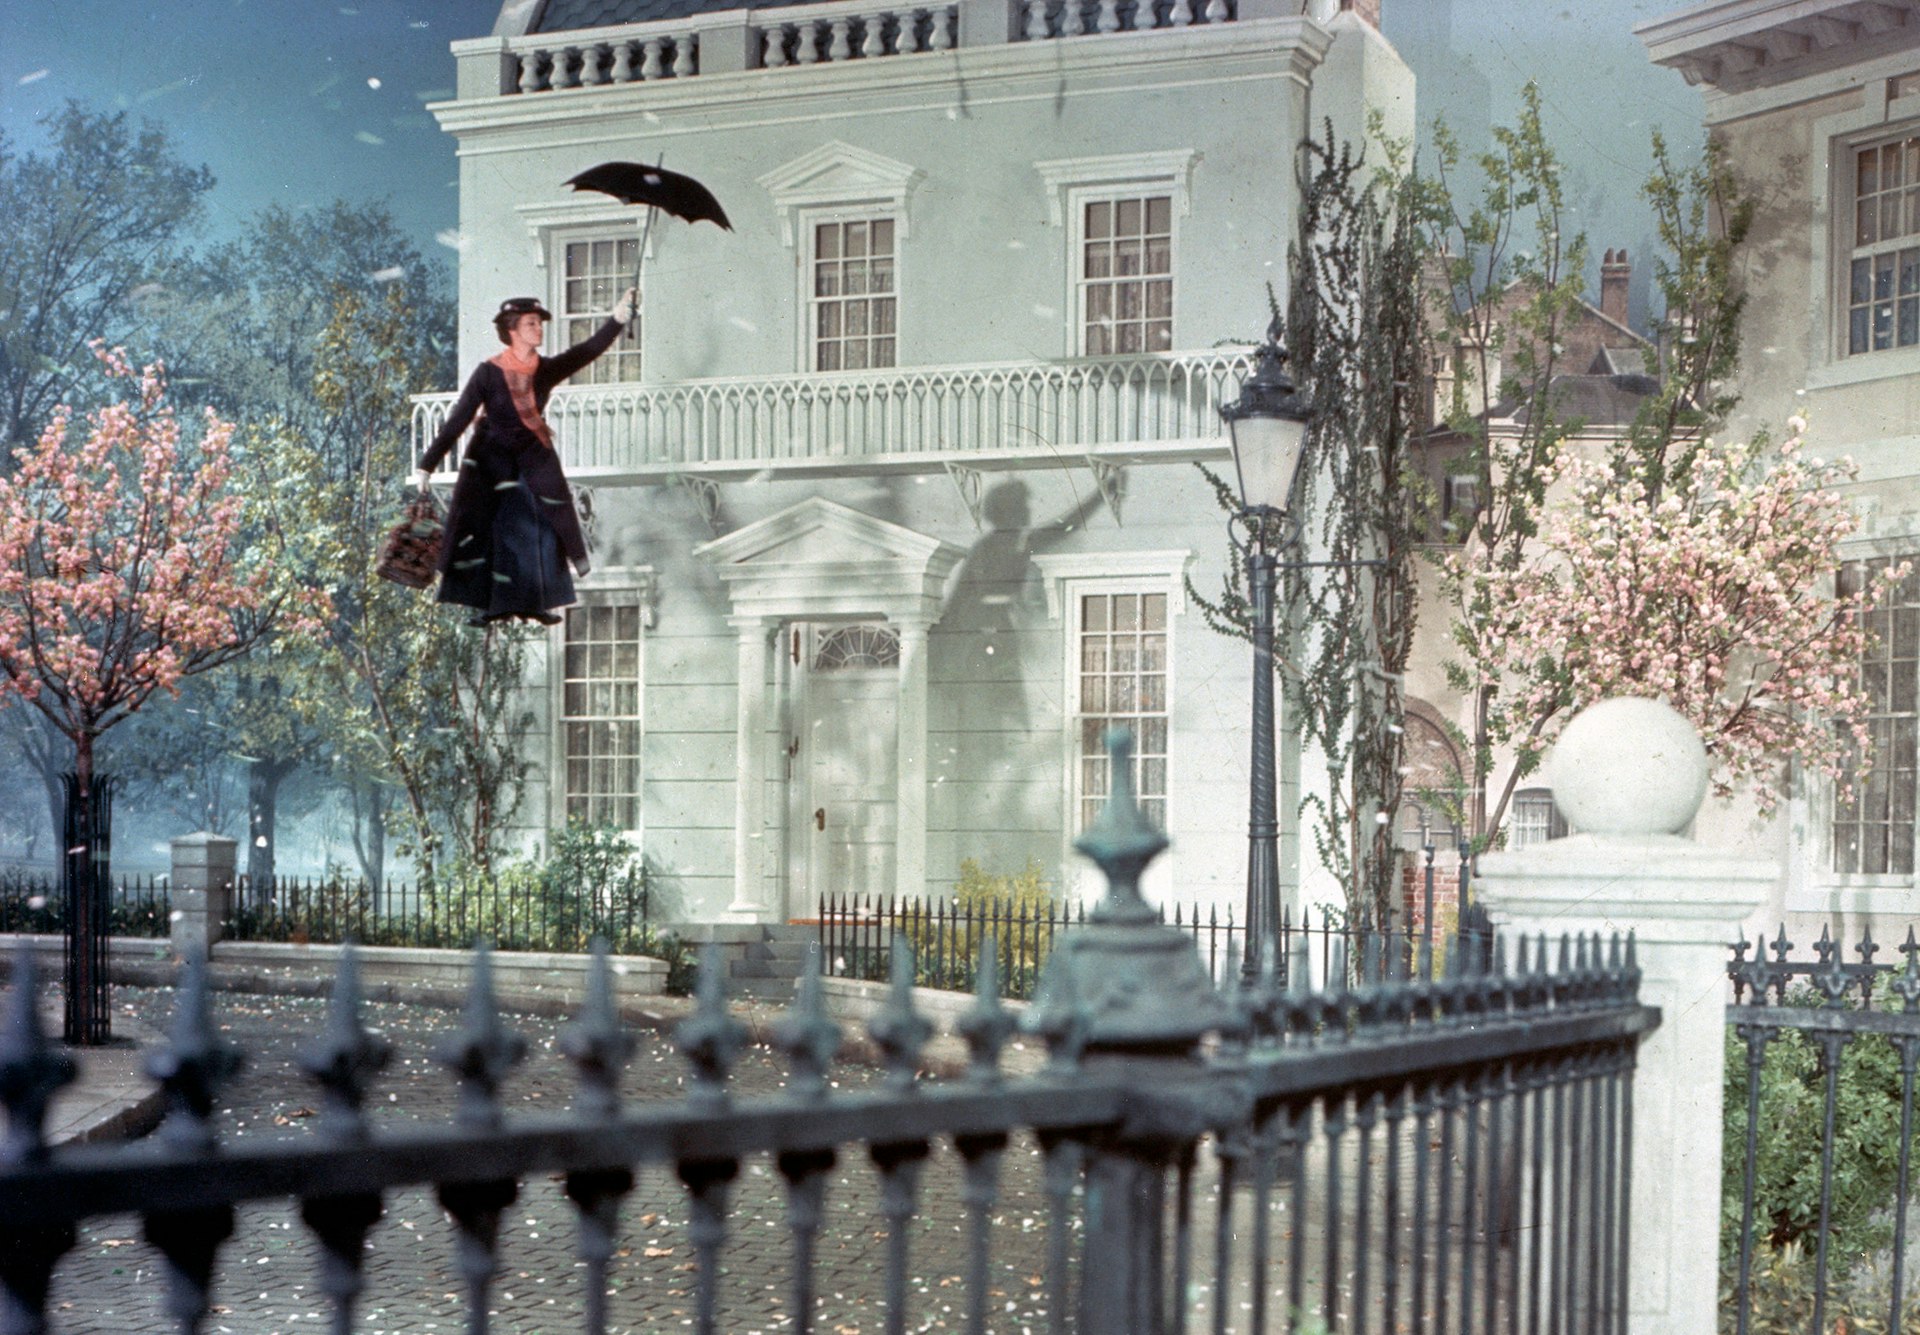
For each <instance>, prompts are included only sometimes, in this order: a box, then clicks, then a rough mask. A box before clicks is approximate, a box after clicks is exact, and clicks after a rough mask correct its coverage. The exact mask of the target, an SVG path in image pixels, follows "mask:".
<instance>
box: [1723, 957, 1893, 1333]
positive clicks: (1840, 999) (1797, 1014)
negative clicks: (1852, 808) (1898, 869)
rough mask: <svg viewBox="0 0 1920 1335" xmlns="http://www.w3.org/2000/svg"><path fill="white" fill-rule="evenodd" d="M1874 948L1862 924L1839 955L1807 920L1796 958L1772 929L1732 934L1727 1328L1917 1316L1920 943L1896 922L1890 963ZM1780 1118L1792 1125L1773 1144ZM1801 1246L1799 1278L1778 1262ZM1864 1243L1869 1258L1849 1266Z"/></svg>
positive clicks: (1790, 1260) (1862, 1323) (1874, 1326)
mask: <svg viewBox="0 0 1920 1335" xmlns="http://www.w3.org/2000/svg"><path fill="white" fill-rule="evenodd" d="M1881 949H1882V947H1881V946H1880V945H1878V944H1877V943H1876V942H1875V941H1874V940H1873V936H1872V933H1871V932H1868V933H1866V934H1865V935H1864V936H1863V937H1862V939H1861V941H1860V943H1859V944H1858V945H1856V946H1854V947H1853V953H1854V954H1856V955H1857V956H1858V957H1859V958H1858V960H1857V962H1851V963H1850V962H1848V961H1847V959H1846V955H1847V953H1848V952H1847V951H1846V949H1844V948H1843V947H1842V946H1841V944H1840V943H1839V942H1836V941H1834V940H1833V938H1832V936H1831V934H1830V933H1829V932H1828V931H1827V930H1826V929H1822V931H1821V933H1820V940H1819V941H1818V942H1816V943H1815V944H1814V947H1813V955H1812V957H1811V958H1809V957H1806V956H1801V957H1799V958H1795V957H1794V955H1793V951H1794V943H1793V942H1791V941H1789V940H1788V939H1787V934H1786V929H1785V928H1784V927H1782V928H1781V929H1780V931H1779V933H1778V935H1776V936H1775V938H1774V939H1773V941H1772V942H1771V943H1769V942H1767V941H1766V940H1765V939H1764V938H1762V939H1760V940H1756V941H1754V942H1753V943H1752V944H1751V945H1749V944H1748V943H1747V942H1745V941H1741V942H1738V943H1736V944H1735V945H1734V946H1733V961H1732V963H1731V964H1730V965H1729V966H1728V971H1727V972H1728V975H1729V977H1731V978H1732V980H1733V990H1734V1000H1733V1003H1732V1004H1731V1005H1730V1006H1729V1007H1728V1008H1727V1025H1728V1028H1729V1029H1730V1030H1731V1032H1732V1036H1733V1037H1734V1038H1735V1039H1736V1040H1737V1042H1738V1044H1739V1045H1740V1048H1741V1049H1744V1053H1743V1055H1744V1057H1745V1061H1744V1063H1741V1062H1740V1061H1739V1060H1738V1054H1730V1055H1729V1061H1728V1065H1729V1078H1730V1082H1731V1081H1733V1080H1738V1081H1740V1082H1741V1084H1742V1087H1741V1088H1740V1089H1738V1090H1737V1091H1736V1090H1734V1089H1731V1088H1730V1089H1729V1091H1728V1104H1729V1112H1730V1113H1731V1114H1733V1118H1734V1127H1735V1130H1736V1132H1737V1133H1741V1144H1742V1146H1743V1151H1744V1152H1740V1151H1739V1150H1734V1149H1733V1147H1732V1146H1730V1151H1731V1152H1730V1154H1729V1157H1728V1161H1727V1164H1726V1172H1727V1173H1728V1174H1729V1175H1732V1174H1738V1175H1739V1176H1738V1179H1737V1180H1738V1184H1739V1188H1738V1196H1739V1220H1740V1223H1739V1232H1738V1233H1737V1234H1736V1235H1734V1236H1733V1237H1731V1238H1728V1239H1723V1250H1724V1251H1725V1252H1727V1253H1730V1254H1729V1255H1726V1256H1724V1257H1723V1263H1722V1269H1723V1272H1724V1274H1725V1280H1724V1283H1725V1287H1726V1288H1727V1289H1728V1290H1730V1294H1729V1296H1730V1298H1731V1304H1730V1307H1729V1314H1728V1319H1727V1320H1726V1321H1725V1323H1724V1328H1726V1329H1729V1330H1731V1331H1733V1332H1736V1335H1748V1332H1749V1331H1758V1330H1762V1329H1765V1330H1773V1329H1787V1328H1793V1329H1811V1330H1818V1331H1824V1330H1827V1329H1829V1324H1828V1316H1829V1312H1830V1311H1831V1312H1832V1313H1833V1314H1834V1315H1835V1316H1836V1317H1838V1318H1840V1321H1839V1324H1837V1325H1835V1326H1833V1327H1832V1328H1834V1329H1840V1328H1842V1327H1843V1326H1844V1328H1846V1329H1858V1330H1863V1331H1864V1330H1882V1329H1883V1330H1887V1331H1908V1330H1915V1329H1920V1302H1916V1301H1914V1300H1913V1299H1912V1298H1911V1296H1910V1292H1909V1290H1910V1287H1911V1286H1910V1284H1909V1280H1908V1275H1907V1265H1906V1261H1907V1247H1908V1227H1907V1225H1908V1217H1907V1216H1908V1210H1909V1208H1910V1205H1911V1203H1912V1167H1913V1164H1912V1158H1913V1144H1914V1134H1915V1125H1914V1073H1915V1069H1916V1066H1917V1065H1920V941H1916V939H1915V937H1914V933H1913V931H1912V929H1911V928H1910V929H1908V932H1907V939H1906V941H1905V943H1904V944H1902V945H1901V946H1899V947H1898V948H1897V953H1898V954H1900V955H1903V956H1904V957H1905V961H1904V963H1894V962H1891V961H1885V962H1876V961H1875V959H1874V956H1875V955H1877V954H1878V953H1880V951H1881ZM1749 950H1751V951H1752V958H1748V952H1749ZM1843 1119H1844V1123H1843ZM1896 1125H1897V1129H1896ZM1787 1128H1790V1129H1792V1130H1793V1131H1795V1132H1798V1133H1799V1135H1798V1137H1797V1138H1796V1139H1795V1140H1794V1141H1793V1142H1792V1143H1791V1144H1787V1145H1783V1144H1780V1143H1778V1142H1777V1141H1776V1140H1775V1139H1774V1137H1775V1136H1776V1135H1777V1134H1778V1133H1779V1132H1780V1131H1781V1130H1782V1129H1787ZM1728 1185H1729V1187H1731V1186H1732V1185H1733V1179H1732V1178H1731V1177H1730V1180H1729V1184H1728ZM1836 1236H1838V1237H1839V1238H1840V1242H1839V1243H1838V1244H1836V1242H1835V1239H1836ZM1806 1246H1811V1248H1812V1253H1813V1255H1812V1272H1813V1273H1812V1276H1811V1280H1810V1282H1804V1281H1802V1280H1800V1279H1797V1278H1795V1277H1794V1276H1793V1275H1792V1274H1791V1271H1792V1270H1793V1268H1794V1267H1795V1265H1796V1263H1797V1264H1798V1266H1799V1267H1800V1268H1802V1269H1804V1267H1805V1265H1806V1257H1805V1250H1804V1248H1805V1247H1806ZM1875 1252H1878V1254H1879V1257H1880V1258H1881V1260H1883V1261H1884V1263H1885V1265H1884V1268H1883V1267H1882V1266H1881V1265H1879V1264H1868V1265H1866V1266H1865V1267H1862V1266H1861V1262H1862V1260H1863V1259H1866V1257H1870V1256H1871V1255H1872V1254H1873V1253H1875ZM1863 1253H1864V1254H1865V1256H1863ZM1783 1272H1784V1273H1783ZM1881 1279H1884V1280H1885V1281H1886V1282H1885V1286H1884V1288H1882V1286H1881V1285H1880V1283H1879V1282H1878V1281H1880V1280H1881ZM1862 1280H1864V1281H1865V1282H1861V1281H1862ZM1783 1307H1784V1308H1787V1309H1789V1310H1785V1311H1783V1310H1782V1308H1783ZM1842 1309H1844V1310H1842ZM1882 1318H1884V1319H1885V1321H1886V1325H1885V1326H1881V1325H1879V1324H1878V1322H1879V1321H1880V1320H1881V1319H1882ZM1779 1323H1784V1324H1779Z"/></svg>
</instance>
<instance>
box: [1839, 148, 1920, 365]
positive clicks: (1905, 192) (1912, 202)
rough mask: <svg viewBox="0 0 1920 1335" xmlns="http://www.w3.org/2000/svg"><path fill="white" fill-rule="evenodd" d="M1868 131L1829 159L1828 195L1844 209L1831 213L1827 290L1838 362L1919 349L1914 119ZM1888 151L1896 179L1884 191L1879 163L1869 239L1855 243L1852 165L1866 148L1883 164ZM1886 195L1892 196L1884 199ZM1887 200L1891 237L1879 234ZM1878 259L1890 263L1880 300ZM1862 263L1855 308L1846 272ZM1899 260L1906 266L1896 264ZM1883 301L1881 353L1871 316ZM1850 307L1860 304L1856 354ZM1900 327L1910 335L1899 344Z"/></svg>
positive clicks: (1918, 157)
mask: <svg viewBox="0 0 1920 1335" xmlns="http://www.w3.org/2000/svg"><path fill="white" fill-rule="evenodd" d="M1874 128H1875V130H1876V131H1877V132H1874V133H1859V134H1854V135H1848V136H1845V137H1844V139H1843V140H1842V141H1841V145H1840V151H1839V152H1838V153H1836V155H1835V161H1834V177H1835V181H1834V184H1835V194H1834V198H1835V199H1836V200H1842V201H1844V207H1839V208H1836V209H1835V210H1834V218H1833V234H1834V253H1835V259H1836V266H1835V267H1836V271H1837V272H1836V274H1835V287H1834V291H1833V296H1834V300H1833V314H1834V320H1833V323H1834V326H1835V327H1834V335H1833V336H1834V349H1833V351H1834V355H1835V357H1836V358H1837V359H1838V360H1840V361H1844V362H1854V361H1855V360H1856V359H1859V358H1866V357H1877V356H1883V355H1885V354H1887V353H1897V352H1901V351H1903V350H1908V349H1912V350H1915V351H1920V120H1914V121H1909V122H1908V123H1906V124H1904V125H1900V126H1891V125H1882V126H1878V127H1874ZM1888 149H1894V150H1896V153H1895V154H1894V160H1895V161H1896V163H1897V164H1898V165H1899V168H1900V171H1901V175H1902V180H1901V182H1900V183H1899V184H1898V185H1897V186H1894V187H1893V188H1892V190H1891V191H1889V190H1888V189H1887V188H1886V186H1885V174H1884V173H1885V168H1884V166H1881V167H1880V168H1877V169H1876V177H1875V187H1876V188H1875V190H1874V191H1873V194H1874V196H1875V197H1876V199H1877V200H1878V201H1879V207H1878V208H1877V209H1876V212H1877V213H1878V214H1879V217H1878V218H1877V219H1876V221H1875V226H1874V230H1875V234H1876V235H1875V238H1874V240H1872V241H1868V242H1862V241H1861V240H1860V236H1859V212H1860V202H1861V195H1860V189H1859V161H1860V158H1861V156H1862V155H1863V154H1864V153H1867V152H1868V151H1872V152H1874V153H1876V154H1877V155H1879V156H1880V157H1881V158H1882V159H1883V161H1884V159H1885V158H1886V156H1887V150H1888ZM1889 194H1893V195H1894V196H1895V197H1894V198H1893V199H1891V200H1889V199H1888V198H1887V196H1888V195H1889ZM1889 203H1891V204H1892V205H1893V209H1894V212H1895V214H1896V215H1897V217H1898V218H1901V219H1904V220H1905V222H1906V226H1905V228H1904V229H1902V230H1900V231H1898V232H1897V233H1896V234H1895V236H1894V237H1893V238H1892V239H1891V240H1889V239H1888V237H1887V236H1885V235H1884V234H1883V231H1884V224H1885V218H1886V212H1885V210H1886V206H1887V204H1889ZM1843 229H1844V230H1843ZM1843 237H1844V240H1843ZM1882 259H1891V260H1892V261H1893V264H1892V266H1891V270H1890V277H1891V282H1892V291H1891V292H1890V293H1889V294H1888V296H1887V297H1886V298H1884V299H1883V298H1881V297H1880V296H1879V295H1878V294H1877V292H1876V290H1875V284H1874V278H1875V272H1876V270H1877V268H1878V265H1877V263H1875V262H1877V261H1879V260H1882ZM1863 260H1864V261H1867V262H1868V263H1869V269H1868V276H1867V295H1866V297H1865V299H1864V304H1863V305H1861V302H1860V298H1859V294H1858V292H1857V291H1856V287H1855V280H1854V275H1853V271H1854V268H1855V266H1856V265H1858V264H1860V263H1861V262H1862V261H1863ZM1903 260H1905V261H1906V263H1904V264H1903V263H1902V261H1903ZM1883 301H1884V304H1886V305H1887V306H1889V307H1890V317H1889V322H1888V326H1889V327H1888V334H1889V337H1890V338H1891V340H1892V341H1891V342H1889V343H1888V345H1887V346H1886V347H1884V348H1880V347H1874V346H1873V343H1874V341H1875V312H1876V311H1877V310H1878V309H1879V308H1880V307H1881V305H1882V304H1883ZM1856 306H1861V314H1862V317H1863V322H1864V323H1863V334H1864V339H1865V346H1863V347H1861V348H1859V349H1857V350H1856V349H1855V348H1854V347H1853V313H1854V310H1855V309H1856ZM1902 307H1905V312H1904V313H1905V314H1907V315H1908V316H1909V317H1910V319H1909V320H1908V321H1905V322H1903V320H1902V318H1901V317H1902V314H1903V311H1902ZM1903 323H1906V324H1907V327H1908V328H1909V330H1910V337H1908V338H1907V339H1906V340H1905V341H1902V340H1901V338H1900V333H1901V327H1902V324H1903Z"/></svg>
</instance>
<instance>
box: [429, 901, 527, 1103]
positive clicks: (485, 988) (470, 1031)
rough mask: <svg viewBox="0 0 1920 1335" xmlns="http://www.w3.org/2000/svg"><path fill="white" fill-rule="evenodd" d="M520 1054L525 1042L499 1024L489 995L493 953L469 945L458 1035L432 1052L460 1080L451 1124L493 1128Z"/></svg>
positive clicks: (483, 945)
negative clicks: (470, 951) (470, 957)
mask: <svg viewBox="0 0 1920 1335" xmlns="http://www.w3.org/2000/svg"><path fill="white" fill-rule="evenodd" d="M526 1055H527V1040H526V1039H525V1038H524V1037H522V1036H521V1035H519V1034H517V1033H515V1032H514V1031H512V1030H511V1029H508V1028H507V1027H506V1026H505V1025H504V1024H502V1023H501V1022H500V1007H499V1004H498V1003H497V1002H496V1001H495V1000H494V994H493V950H492V948H491V947H490V946H489V945H488V944H487V942H486V941H485V940H484V939H483V940H479V941H475V942H474V943H473V982H472V984H471V985H470V986H469V987H468V989H467V1005H466V1011H465V1014H464V1018H463V1020H462V1023H461V1026H460V1032H459V1033H457V1034H455V1035H454V1036H453V1037H452V1038H451V1039H449V1040H447V1041H446V1042H443V1043H442V1044H441V1045H440V1046H439V1047H438V1048H437V1049H436V1050H435V1051H434V1056H435V1057H436V1058H438V1059H439V1061H440V1063H441V1064H442V1065H443V1066H446V1067H448V1068H450V1069H451V1070H452V1071H453V1072H454V1074H455V1075H456V1076H458V1077H459V1079H460V1105H459V1108H458V1110H457V1111H456V1113H455V1119H456V1120H457V1121H459V1122H460V1123H461V1124H462V1125H464V1126H469V1127H476V1128H481V1127H484V1128H492V1127H497V1126H499V1125H500V1098H499V1095H500V1085H501V1083H502V1082H503V1081H505V1080H506V1078H507V1073H508V1072H509V1071H511V1070H512V1069H513V1068H514V1067H515V1066H516V1065H518V1064H519V1062H520V1059H521V1058H522V1057H525V1056H526Z"/></svg>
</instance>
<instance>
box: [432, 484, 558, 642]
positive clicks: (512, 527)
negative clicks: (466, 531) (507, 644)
mask: <svg viewBox="0 0 1920 1335" xmlns="http://www.w3.org/2000/svg"><path fill="white" fill-rule="evenodd" d="M494 499H495V506H494V513H493V523H492V524H491V525H490V526H487V527H490V528H491V530H492V541H491V542H485V541H484V540H483V541H482V542H478V543H474V544H473V545H474V546H482V547H484V548H485V550H484V551H462V550H456V551H455V552H454V553H453V556H452V560H451V561H449V563H448V566H447V570H446V572H445V573H444V574H443V575H442V576H441V577H440V595H439V599H440V601H441V602H443V603H458V604H460V605H461V606H463V607H471V608H474V609H476V610H477V611H479V612H480V613H482V614H483V615H485V616H489V617H494V616H513V615H521V616H538V615H541V614H551V613H553V612H554V611H555V610H556V609H558V608H562V607H566V606H568V605H569V604H571V603H572V602H573V601H574V592H573V574H572V572H571V571H570V570H568V568H567V558H566V556H565V554H564V553H563V552H562V551H561V549H560V536H559V534H557V533H555V532H554V529H553V525H552V524H549V523H548V522H547V521H546V520H545V519H544V518H543V517H542V516H541V514H540V512H539V509H538V507H539V505H540V499H539V498H538V497H537V496H535V495H534V494H533V491H532V489H531V488H530V487H528V486H527V484H526V483H525V482H520V481H504V482H501V483H499V484H498V486H497V487H496V489H495V496H494ZM475 531H476V532H484V531H485V529H484V528H481V527H480V526H476V530H475Z"/></svg>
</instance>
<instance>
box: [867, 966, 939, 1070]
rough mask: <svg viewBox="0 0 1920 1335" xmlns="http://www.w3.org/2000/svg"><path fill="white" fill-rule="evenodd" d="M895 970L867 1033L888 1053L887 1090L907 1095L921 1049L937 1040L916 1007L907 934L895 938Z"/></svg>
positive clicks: (918, 1066) (884, 1052)
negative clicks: (884, 1003)
mask: <svg viewBox="0 0 1920 1335" xmlns="http://www.w3.org/2000/svg"><path fill="white" fill-rule="evenodd" d="M892 970H893V977H892V983H891V985H890V986H889V987H888V988H887V1001H886V1005H885V1006H883V1007H882V1008H881V1010H880V1013H879V1014H878V1015H875V1016H874V1017H873V1020H872V1021H871V1022H870V1023H869V1024H868V1025H867V1033H868V1034H869V1035H870V1036H871V1037H872V1038H873V1041H874V1042H875V1043H877V1044H879V1045H880V1051H881V1052H882V1053H883V1054H885V1057H886V1068H887V1087H888V1088H889V1089H893V1090H896V1091H898V1092H900V1093H907V1092H910V1091H911V1090H912V1089H913V1087H914V1081H915V1079H916V1077H917V1076H918V1075H919V1073H920V1049H921V1048H923V1047H925V1046H926V1042H927V1040H928V1039H929V1038H931V1037H933V1026H932V1025H931V1024H929V1023H927V1019H926V1017H925V1016H923V1015H921V1014H920V1013H919V1012H918V1011H916V1010H915V1009H914V1008H913V978H914V958H913V943H912V942H911V941H909V940H907V938H906V937H905V936H904V935H896V936H895V937H894V938H893V960H892Z"/></svg>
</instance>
